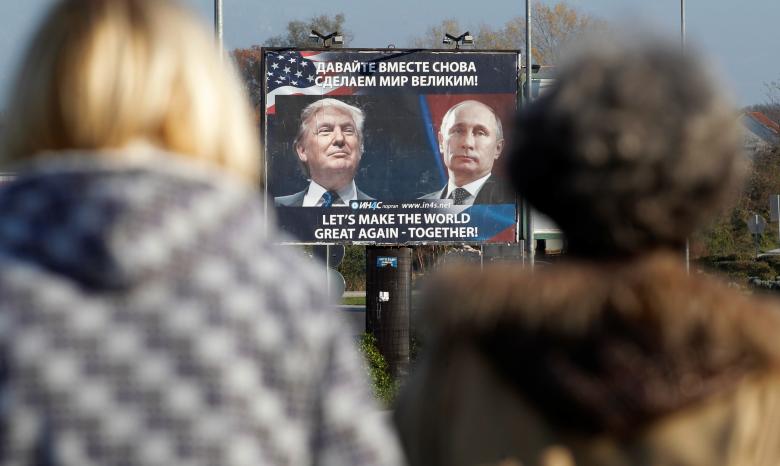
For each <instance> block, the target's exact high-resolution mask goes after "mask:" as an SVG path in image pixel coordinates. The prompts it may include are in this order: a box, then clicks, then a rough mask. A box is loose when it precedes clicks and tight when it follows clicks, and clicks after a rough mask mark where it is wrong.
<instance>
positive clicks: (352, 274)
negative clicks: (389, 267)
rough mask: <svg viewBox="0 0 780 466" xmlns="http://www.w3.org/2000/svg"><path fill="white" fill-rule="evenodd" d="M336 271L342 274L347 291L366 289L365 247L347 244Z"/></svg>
mask: <svg viewBox="0 0 780 466" xmlns="http://www.w3.org/2000/svg"><path fill="white" fill-rule="evenodd" d="M344 249H345V250H344V260H342V261H341V264H340V265H339V267H338V271H339V272H341V275H343V276H344V281H345V282H346V284H347V290H348V291H358V290H365V289H366V247H365V246H354V245H348V246H345V248H344Z"/></svg>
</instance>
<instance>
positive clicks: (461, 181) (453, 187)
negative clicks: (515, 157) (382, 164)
mask: <svg viewBox="0 0 780 466" xmlns="http://www.w3.org/2000/svg"><path fill="white" fill-rule="evenodd" d="M503 148H504V134H503V130H502V128H501V119H500V118H499V117H498V115H496V112H495V110H493V109H492V108H491V107H489V106H487V105H485V104H483V103H482V102H478V101H476V100H466V101H463V102H460V103H458V104H455V105H453V106H452V107H451V108H450V109H449V110H447V113H445V114H444V118H442V121H441V126H440V128H439V150H440V151H441V154H442V157H443V158H444V164H445V165H446V166H447V172H448V174H449V181H448V182H447V184H446V185H445V186H444V187H443V188H441V189H440V190H438V191H434V192H432V193H428V194H426V195H425V196H422V197H421V198H420V199H453V200H454V203H455V204H456V205H471V204H514V203H515V195H514V193H513V192H512V191H511V190H510V189H509V188H508V187H507V186H506V185H505V184H504V183H503V182H501V181H500V180H498V179H496V177H495V176H493V175H492V173H491V172H492V170H493V163H494V162H495V161H496V160H498V158H499V157H500V156H501V151H502V150H503Z"/></svg>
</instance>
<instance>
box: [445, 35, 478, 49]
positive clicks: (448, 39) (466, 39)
mask: <svg viewBox="0 0 780 466" xmlns="http://www.w3.org/2000/svg"><path fill="white" fill-rule="evenodd" d="M441 43H442V44H446V45H449V44H452V43H455V48H456V49H459V48H460V46H461V45H473V44H474V36H472V35H471V33H470V32H469V31H466V32H464V33H463V34H461V35H459V36H457V37H456V36H453V35H452V34H449V33H444V39H442V41H441Z"/></svg>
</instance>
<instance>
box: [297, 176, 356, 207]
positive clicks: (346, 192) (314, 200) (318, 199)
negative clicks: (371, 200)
mask: <svg viewBox="0 0 780 466" xmlns="http://www.w3.org/2000/svg"><path fill="white" fill-rule="evenodd" d="M326 192H328V190H327V189H325V188H323V187H322V186H320V185H319V184H317V182H316V181H311V182H309V189H308V190H307V191H306V195H305V196H304V197H303V207H320V206H321V205H322V195H323V194H325V193H326ZM336 192H337V193H338V195H339V197H340V198H341V200H334V201H333V205H338V206H345V205H348V204H347V203H348V202H349V201H354V200H355V199H357V188H356V187H355V180H352V182H350V183H349V184H347V185H346V186H344V187H343V188H341V189H339V190H338V191H336Z"/></svg>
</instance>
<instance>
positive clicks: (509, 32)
mask: <svg viewBox="0 0 780 466" xmlns="http://www.w3.org/2000/svg"><path fill="white" fill-rule="evenodd" d="M532 8H533V12H532V14H531V21H532V26H531V28H532V29H531V46H532V49H533V50H532V53H533V58H534V60H535V62H536V63H539V64H544V65H554V64H556V63H557V62H558V59H559V57H560V52H561V50H562V49H563V47H564V46H565V45H566V44H568V43H570V42H572V41H574V40H576V39H577V38H578V37H580V36H581V35H582V34H583V33H585V32H588V31H594V30H601V29H603V28H604V27H605V26H606V23H604V21H602V20H600V19H597V18H594V17H592V16H590V15H588V14H586V13H583V12H581V11H579V10H577V9H576V8H574V7H572V6H570V5H569V4H567V3H566V2H563V1H559V2H557V3H555V4H554V5H552V6H550V5H546V4H543V3H534V4H533V6H532ZM466 30H469V31H470V32H472V35H473V36H474V47H475V48H479V49H494V50H501V49H504V50H505V49H524V48H525V17H523V16H516V17H514V18H511V19H509V20H508V21H507V22H506V23H505V24H504V25H503V26H500V27H493V26H490V25H487V24H481V25H474V24H461V23H460V22H459V21H458V20H457V19H453V18H450V19H445V20H444V21H442V22H441V23H439V24H438V25H434V26H431V27H429V28H428V30H427V31H426V32H425V33H424V34H423V35H421V36H417V37H414V38H412V39H411V45H412V47H415V48H441V47H442V44H441V40H442V38H443V37H444V33H445V32H449V33H450V34H460V33H462V32H464V31H466Z"/></svg>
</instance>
